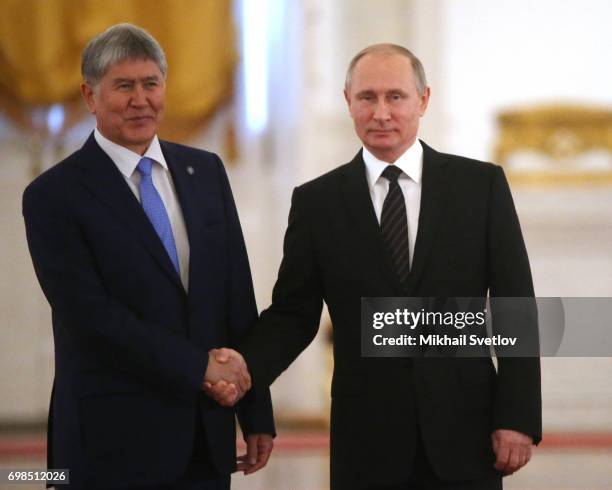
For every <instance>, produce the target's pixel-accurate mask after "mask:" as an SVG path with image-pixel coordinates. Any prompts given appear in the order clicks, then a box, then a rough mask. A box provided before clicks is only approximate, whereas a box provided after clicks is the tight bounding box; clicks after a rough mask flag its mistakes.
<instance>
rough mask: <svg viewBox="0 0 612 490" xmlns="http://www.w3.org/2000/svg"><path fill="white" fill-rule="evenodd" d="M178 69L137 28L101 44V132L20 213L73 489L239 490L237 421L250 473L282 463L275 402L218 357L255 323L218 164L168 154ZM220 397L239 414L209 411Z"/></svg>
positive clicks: (226, 356) (91, 68) (93, 76)
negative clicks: (51, 346) (45, 306)
mask: <svg viewBox="0 0 612 490" xmlns="http://www.w3.org/2000/svg"><path fill="white" fill-rule="evenodd" d="M166 68H167V65H166V60H165V56H164V53H163V51H162V49H161V47H160V46H159V44H158V43H157V41H156V40H155V39H153V38H152V37H151V36H150V35H149V34H148V33H147V32H145V31H144V30H142V29H140V28H138V27H135V26H133V25H129V24H120V25H116V26H114V27H111V28H110V29H108V30H107V31H105V32H104V33H102V34H100V35H99V36H97V37H95V38H94V39H92V40H91V41H90V43H89V44H88V45H87V47H86V48H85V51H84V52H83V58H82V73H83V79H84V83H83V85H82V95H83V98H84V100H85V103H86V105H87V108H88V109H89V111H90V112H91V113H92V114H94V115H95V117H96V129H95V131H94V132H93V134H92V135H91V136H90V137H89V139H88V140H87V141H86V142H85V144H84V146H83V147H82V148H81V149H79V150H78V151H76V152H75V153H73V154H72V155H70V156H69V157H68V158H66V159H65V160H64V161H62V162H61V163H59V164H57V165H56V166H54V167H53V168H51V169H50V170H49V171H47V172H45V173H44V174H42V175H41V176H39V177H38V178H37V179H35V180H34V181H33V182H32V183H31V184H30V185H29V186H28V188H27V189H26V191H25V193H24V197H23V215H24V218H25V223H26V231H27V238H28V245H29V249H30V253H31V255H32V260H33V263H34V268H35V270H36V274H37V277H38V280H39V282H40V284H41V287H42V289H43V291H44V293H45V295H46V297H47V299H48V301H49V303H50V305H51V309H52V314H53V333H54V342H55V380H54V385H53V393H52V398H51V406H50V412H49V432H48V447H49V450H48V460H49V461H48V464H49V468H68V469H69V470H70V480H71V481H70V485H69V487H70V488H78V489H94V488H104V489H109V488H138V489H162V488H163V489H227V488H229V486H230V473H231V472H232V471H235V470H236V446H235V438H236V433H235V432H236V429H235V416H237V418H238V421H239V423H240V425H241V428H242V431H243V433H244V436H245V440H246V443H247V454H246V455H245V456H243V457H241V458H239V459H240V461H239V463H238V469H240V470H243V471H245V473H252V472H254V471H257V470H258V469H259V468H261V467H263V466H264V465H265V464H266V462H267V459H268V457H269V455H270V452H271V450H272V438H273V436H274V422H273V416H272V405H271V401H270V393H269V390H268V389H267V388H266V387H263V388H259V387H257V386H254V387H252V388H251V382H250V377H249V374H248V371H247V370H246V366H245V364H244V360H243V359H242V357H241V356H240V354H238V353H237V352H235V351H233V350H231V349H229V348H228V349H217V348H218V347H220V346H230V347H231V346H234V345H236V344H237V343H238V342H240V340H241V339H242V337H243V336H244V335H245V333H246V332H247V331H248V330H249V329H250V327H251V325H252V324H253V322H254V321H255V320H256V318H257V310H256V305H255V299H254V294H253V286H252V281H251V274H250V270H249V264H248V258H247V253H246V249H245V245H244V240H243V237H242V232H241V229H240V223H239V221H238V215H237V212H236V207H235V205H234V201H233V198H232V193H231V189H230V186H229V182H228V179H227V176H226V173H225V170H224V168H223V164H222V163H221V160H220V159H219V157H218V156H216V155H214V154H212V153H208V152H206V151H202V150H197V149H194V148H189V147H186V146H182V145H177V144H173V143H168V142H164V141H160V140H159V139H158V137H157V128H158V125H159V122H160V120H161V117H162V113H163V109H164V97H165V83H166V81H165V78H166ZM217 382H221V383H222V385H223V383H225V385H226V387H227V389H228V391H229V393H230V398H232V400H233V401H234V400H235V399H240V398H241V400H240V401H239V402H238V403H237V404H236V405H235V407H230V406H228V404H224V406H222V405H221V404H219V403H217V402H216V401H214V400H213V399H212V398H211V397H210V396H208V395H209V394H210V393H208V394H207V386H209V385H210V383H217ZM249 388H251V389H250V390H249ZM247 391H248V393H247Z"/></svg>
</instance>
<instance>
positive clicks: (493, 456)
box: [215, 44, 541, 490]
mask: <svg viewBox="0 0 612 490" xmlns="http://www.w3.org/2000/svg"><path fill="white" fill-rule="evenodd" d="M344 94H345V98H346V101H347V103H348V108H349V111H350V114H351V117H352V118H353V120H354V124H355V130H356V132H357V135H358V136H359V138H360V139H361V141H362V142H363V149H362V150H360V151H359V153H357V155H356V156H355V158H354V159H353V160H352V161H351V162H350V163H348V164H346V165H343V166H341V167H339V168H337V169H335V170H333V171H331V172H329V173H327V174H325V175H323V176H321V177H319V178H317V179H315V180H313V181H311V182H308V183H306V184H304V185H301V186H299V187H297V188H296V189H295V191H294V193H293V198H292V204H291V211H290V214H289V225H288V228H287V233H286V235H285V243H284V257H283V261H282V264H281V267H280V271H279V275H278V280H277V282H276V285H275V288H274V293H273V302H272V305H271V306H270V307H269V308H268V309H267V310H265V311H264V312H263V313H262V315H261V317H260V320H259V322H258V323H257V325H256V327H255V328H254V329H252V330H251V331H250V332H249V334H247V336H246V339H245V340H244V341H243V342H242V343H241V344H240V346H239V349H238V350H239V351H240V352H241V353H242V354H243V356H244V358H245V360H246V361H247V366H248V368H249V370H250V373H251V376H252V377H253V380H254V381H255V383H260V384H270V383H272V382H273V381H274V379H275V378H276V377H277V376H278V375H279V374H280V373H281V372H282V371H283V370H284V369H286V368H287V367H288V366H289V364H290V363H291V362H292V361H293V360H294V359H295V358H296V357H297V356H298V355H299V353H300V352H301V351H302V350H303V349H304V348H306V346H307V345H308V344H309V343H310V342H311V341H312V339H313V337H314V336H315V334H316V332H317V329H318V326H319V320H320V315H321V308H322V302H323V301H325V302H326V303H327V306H328V308H329V312H330V315H331V320H332V324H333V332H334V334H333V337H334V347H333V349H334V360H335V362H334V376H333V382H332V410H331V487H332V488H333V489H334V490H338V489H347V490H349V489H350V490H354V489H361V488H370V489H383V488H394V489H395V488H397V489H400V488H401V489H408V488H444V489H447V488H453V489H471V490H476V489H495V488H501V486H502V483H501V475H502V474H510V473H512V472H514V471H516V470H518V469H519V468H520V467H522V466H523V465H525V464H526V463H527V461H528V460H529V458H530V454H531V445H532V444H533V443H537V442H538V441H539V440H540V438H541V401H540V368H539V359H537V358H530V359H528V358H525V359H516V358H499V359H498V364H499V366H498V370H497V372H496V371H495V369H494V366H493V363H492V360H491V358H489V357H485V358H478V359H468V358H464V359H458V358H455V359H453V358H446V359H445V358H437V359H433V358H430V357H427V355H424V356H423V357H415V358H413V359H393V358H365V357H362V356H361V345H360V340H361V337H360V299H361V298H362V297H385V296H391V297H392V296H420V297H485V296H487V293H488V294H490V295H491V296H521V297H530V296H532V295H533V286H532V281H531V273H530V268H529V262H528V259H527V253H526V250H525V246H524V243H523V238H522V235H521V230H520V226H519V222H518V218H517V216H516V212H515V209H514V205H513V202H512V197H511V194H510V190H509V188H508V184H507V182H506V179H505V177H504V173H503V171H502V169H501V168H500V167H498V166H495V165H492V164H489V163H483V162H477V161H474V160H470V159H467V158H462V157H458V156H453V155H447V154H442V153H438V152H437V151H435V150H433V149H432V148H430V147H429V146H427V145H426V144H425V143H423V142H421V141H419V140H418V139H417V131H418V127H419V120H420V118H421V116H423V114H424V113H425V110H426V109H427V104H428V100H429V94H430V89H429V87H427V85H426V81H425V74H424V71H423V68H422V65H421V63H420V62H419V60H418V59H417V58H416V57H415V56H414V55H413V54H412V53H411V52H409V51H408V50H406V49H405V48H403V47H400V46H396V45H389V44H383V45H375V46H371V47H369V48H366V49H365V50H363V51H361V52H360V53H359V54H357V55H356V56H355V58H354V59H353V61H352V62H351V64H350V67H349V70H348V74H347V80H346V87H345V92H344ZM215 396H217V397H219V398H220V399H223V390H222V389H219V390H215Z"/></svg>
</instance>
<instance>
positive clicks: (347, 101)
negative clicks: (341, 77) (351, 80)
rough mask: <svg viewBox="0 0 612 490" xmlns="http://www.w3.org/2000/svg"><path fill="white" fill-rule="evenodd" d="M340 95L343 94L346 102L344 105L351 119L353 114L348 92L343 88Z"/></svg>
mask: <svg viewBox="0 0 612 490" xmlns="http://www.w3.org/2000/svg"><path fill="white" fill-rule="evenodd" d="M342 93H343V94H344V100H346V105H347V106H348V110H349V113H350V114H351V117H353V113H352V112H351V96H350V95H349V93H348V90H347V89H346V88H345V89H344V90H343V91H342Z"/></svg>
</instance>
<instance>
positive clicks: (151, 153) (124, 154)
mask: <svg viewBox="0 0 612 490" xmlns="http://www.w3.org/2000/svg"><path fill="white" fill-rule="evenodd" d="M94 138H95V139H96V142H97V143H98V145H100V148H102V149H103V150H104V152H105V153H106V154H107V155H108V156H109V157H110V159H111V160H112V161H113V162H115V165H117V167H118V168H119V170H120V171H121V173H122V174H123V175H125V176H126V177H127V178H128V179H129V178H130V177H131V176H132V174H133V173H134V170H136V166H137V165H138V162H139V161H140V159H141V158H143V157H147V158H150V159H151V160H155V161H156V162H157V163H159V164H160V165H161V166H162V167H164V169H166V170H167V169H168V164H167V163H166V159H165V158H164V154H163V153H162V150H161V146H160V145H159V139H158V138H157V135H155V136H154V137H153V140H151V144H150V145H149V147H148V148H147V151H145V154H144V155H139V154H138V153H136V152H133V151H132V150H130V149H128V148H126V147H125V146H121V145H118V144H117V143H114V142H113V141H111V140H109V139H108V138H106V137H105V136H104V135H103V134H102V133H101V132H100V131H99V130H98V128H96V129H94Z"/></svg>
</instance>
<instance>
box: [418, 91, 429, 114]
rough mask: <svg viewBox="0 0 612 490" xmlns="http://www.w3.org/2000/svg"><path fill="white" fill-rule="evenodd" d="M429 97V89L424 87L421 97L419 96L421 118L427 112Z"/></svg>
mask: <svg viewBox="0 0 612 490" xmlns="http://www.w3.org/2000/svg"><path fill="white" fill-rule="evenodd" d="M430 95H431V89H430V88H429V87H425V90H424V91H423V95H421V96H420V104H419V105H420V109H421V116H424V115H425V111H426V110H427V106H428V105H429V96H430Z"/></svg>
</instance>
